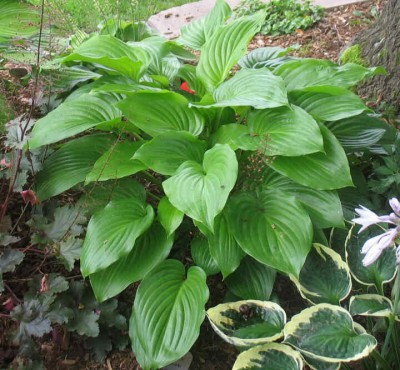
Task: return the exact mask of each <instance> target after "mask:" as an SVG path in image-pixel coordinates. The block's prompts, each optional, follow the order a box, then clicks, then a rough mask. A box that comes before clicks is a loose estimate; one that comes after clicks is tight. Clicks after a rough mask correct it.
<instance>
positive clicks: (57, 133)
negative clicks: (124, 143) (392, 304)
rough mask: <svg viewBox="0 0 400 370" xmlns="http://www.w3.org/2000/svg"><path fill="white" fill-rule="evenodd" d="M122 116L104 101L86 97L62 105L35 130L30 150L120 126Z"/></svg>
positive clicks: (36, 125) (37, 124) (38, 122)
mask: <svg viewBox="0 0 400 370" xmlns="http://www.w3.org/2000/svg"><path fill="white" fill-rule="evenodd" d="M120 117H121V112H120V111H119V110H118V109H117V108H115V107H114V106H112V105H110V104H107V103H106V102H105V100H104V98H102V97H97V96H93V95H90V94H84V95H82V96H81V97H80V98H79V100H72V101H70V102H65V103H62V104H61V105H60V106H59V107H58V108H56V109H55V110H53V111H51V112H50V113H49V114H48V115H46V116H45V117H43V118H41V119H39V120H38V121H37V122H36V123H35V126H34V127H33V130H32V134H31V138H30V139H29V141H28V145H29V149H34V148H37V147H39V146H42V145H46V144H51V143H55V142H57V141H60V140H63V139H66V138H69V137H71V136H74V135H77V134H79V133H81V132H84V131H86V130H88V129H90V128H92V127H95V126H97V125H100V124H102V123H109V122H117V121H119V120H120Z"/></svg>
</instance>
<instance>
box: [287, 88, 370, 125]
mask: <svg viewBox="0 0 400 370" xmlns="http://www.w3.org/2000/svg"><path fill="white" fill-rule="evenodd" d="M289 101H290V102H291V103H293V104H295V105H298V106H299V107H301V108H303V109H304V110H305V111H307V112H308V113H309V114H311V115H312V116H313V117H314V118H315V119H317V120H319V121H337V120H339V119H343V118H347V117H351V116H356V115H358V114H360V113H362V112H364V111H366V110H368V108H367V107H366V106H365V104H364V102H363V101H362V100H361V99H360V98H359V97H358V96H357V95H356V94H354V93H353V92H351V91H349V90H346V89H344V88H341V87H336V86H315V87H306V88H304V89H302V90H294V91H292V92H290V93H289Z"/></svg>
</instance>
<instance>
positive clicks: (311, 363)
mask: <svg viewBox="0 0 400 370" xmlns="http://www.w3.org/2000/svg"><path fill="white" fill-rule="evenodd" d="M301 355H302V356H303V359H304V361H305V362H306V363H307V365H308V367H309V368H310V369H312V370H339V369H340V366H341V363H340V362H326V361H321V360H317V359H315V358H312V357H310V356H307V355H305V354H304V353H302V354H301Z"/></svg>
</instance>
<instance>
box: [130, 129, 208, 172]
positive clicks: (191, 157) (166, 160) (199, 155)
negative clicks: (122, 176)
mask: <svg viewBox="0 0 400 370" xmlns="http://www.w3.org/2000/svg"><path fill="white" fill-rule="evenodd" d="M206 149H207V144H206V142H205V141H202V140H199V139H197V138H196V136H194V135H192V134H190V133H188V132H183V131H178V132H166V133H164V134H161V135H158V136H156V137H155V138H154V139H152V140H150V141H149V142H148V143H146V144H145V145H143V146H142V147H141V148H140V149H139V150H138V151H137V152H136V153H135V155H134V156H133V159H137V160H139V161H140V162H142V163H144V164H145V165H146V166H147V167H149V168H151V169H152V170H153V171H156V172H158V173H160V174H162V175H173V174H174V173H175V172H176V170H177V169H178V168H179V166H180V165H181V164H182V163H183V162H186V161H195V162H201V161H202V159H203V156H204V153H205V151H206Z"/></svg>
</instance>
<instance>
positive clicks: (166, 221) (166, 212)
mask: <svg viewBox="0 0 400 370" xmlns="http://www.w3.org/2000/svg"><path fill="white" fill-rule="evenodd" d="M157 216H158V221H160V224H161V225H162V226H163V227H164V229H165V231H166V232H167V235H168V236H170V235H171V234H172V233H173V232H174V231H175V230H176V229H177V228H178V227H179V225H180V224H181V223H182V221H183V216H184V214H183V212H181V211H179V210H178V209H176V208H175V207H174V206H173V205H172V204H171V202H170V201H169V200H168V198H167V197H163V198H162V199H161V200H160V202H159V203H158V210H157Z"/></svg>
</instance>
